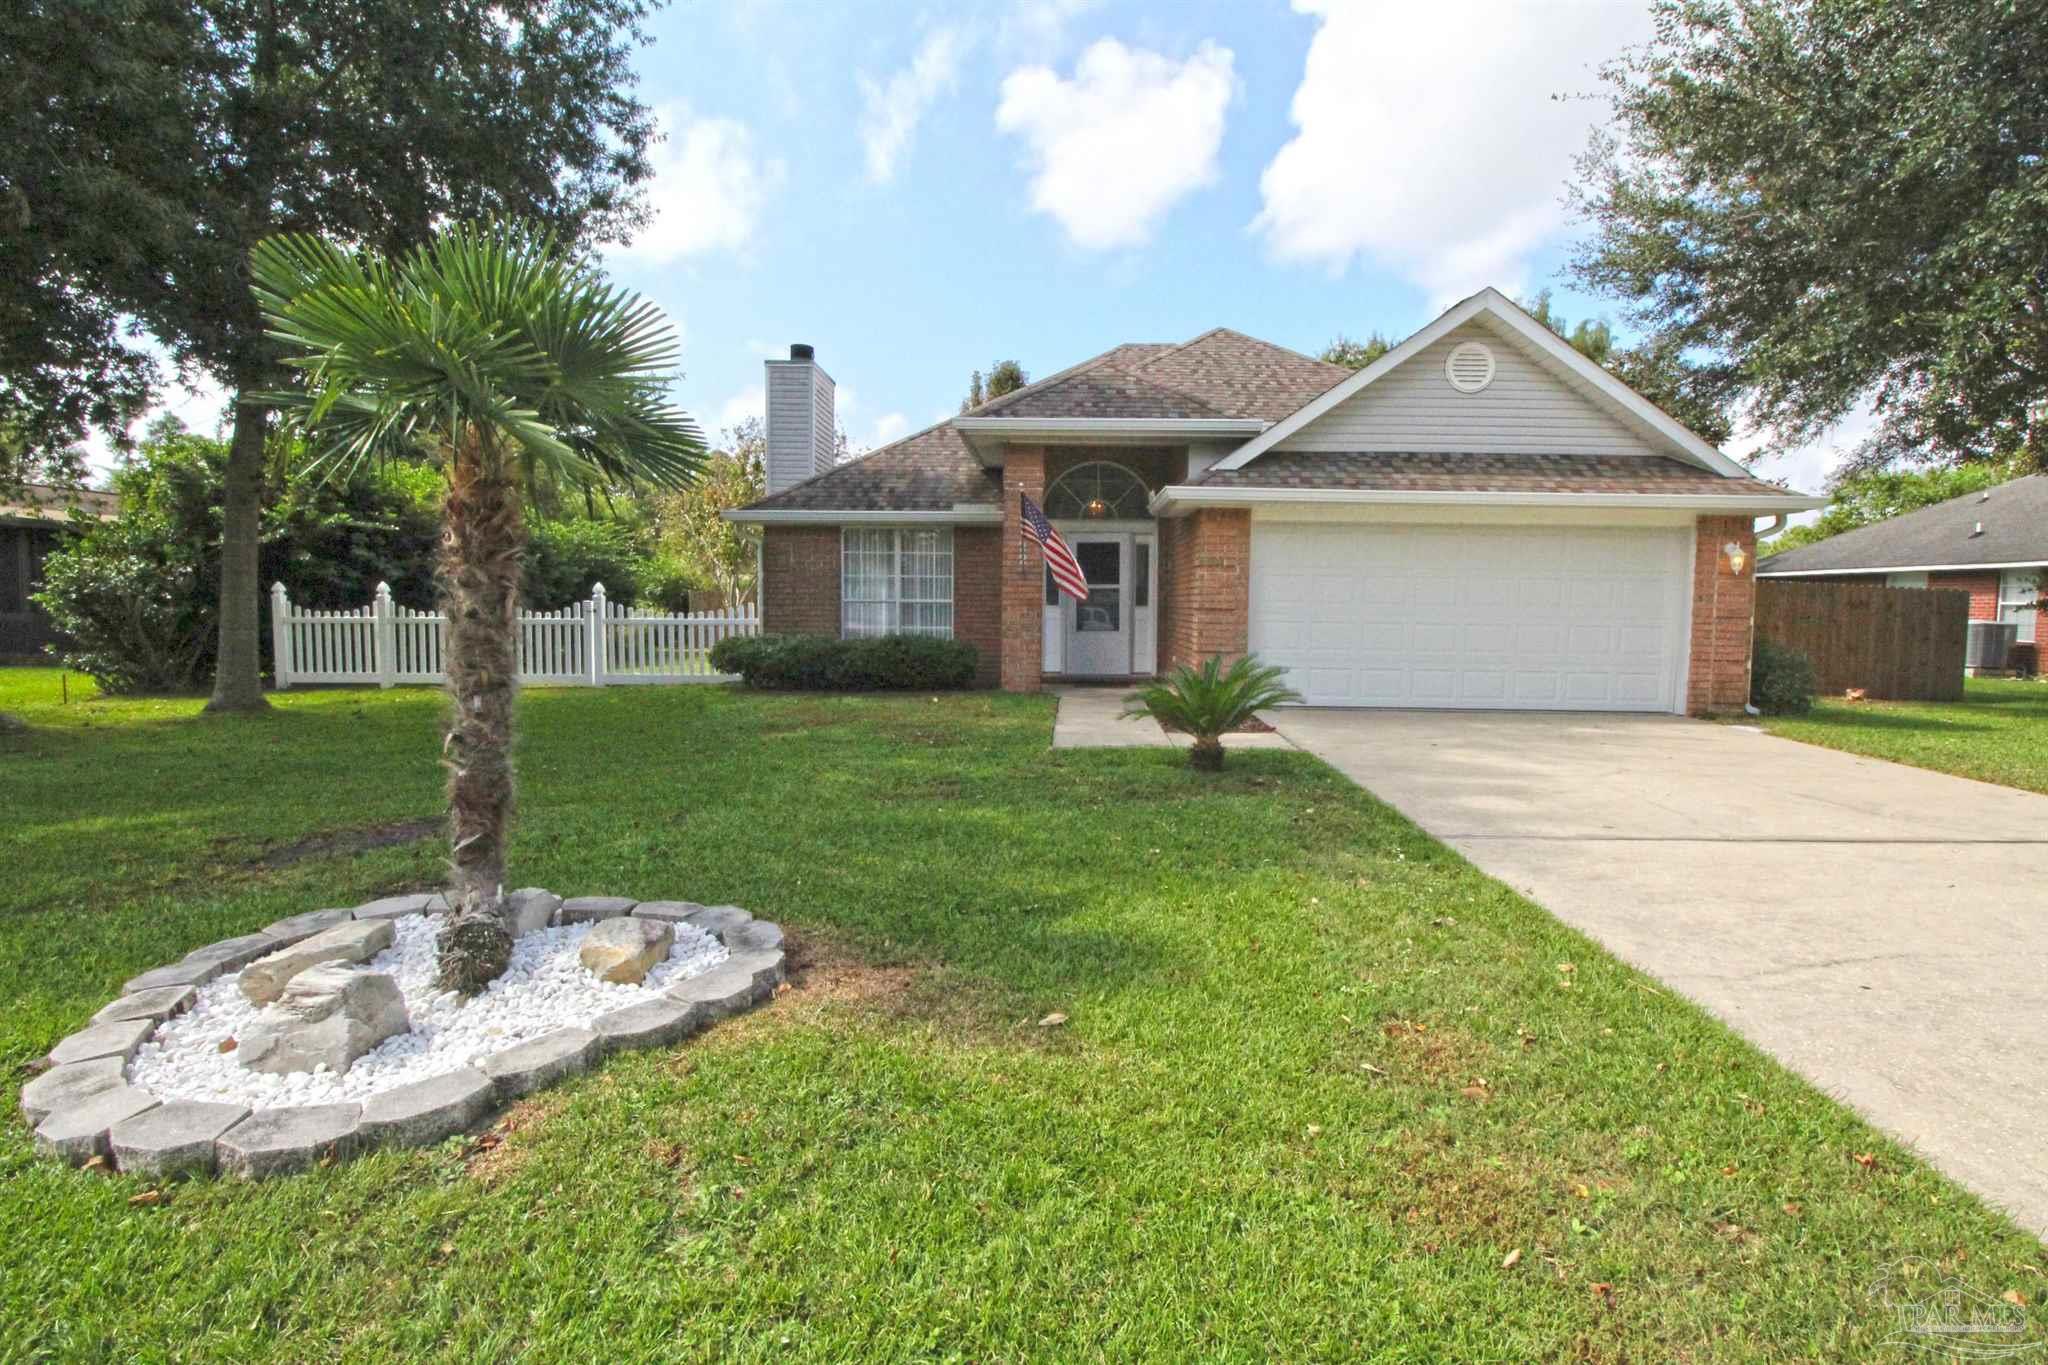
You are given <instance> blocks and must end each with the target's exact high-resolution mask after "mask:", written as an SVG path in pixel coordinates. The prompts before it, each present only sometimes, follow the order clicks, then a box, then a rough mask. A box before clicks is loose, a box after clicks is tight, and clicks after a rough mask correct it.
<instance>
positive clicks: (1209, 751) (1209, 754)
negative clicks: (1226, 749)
mask: <svg viewBox="0 0 2048 1365" xmlns="http://www.w3.org/2000/svg"><path fill="white" fill-rule="evenodd" d="M1188 766H1189V767H1190V768H1193V769H1194V770H1195V771H1196V772H1199V773H1220V772H1222V771H1223V741H1222V740H1221V739H1220V738H1218V737H1217V736H1215V735H1196V736H1195V742H1194V743H1193V744H1190V745H1189V746H1188Z"/></svg>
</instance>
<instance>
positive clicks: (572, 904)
mask: <svg viewBox="0 0 2048 1365" xmlns="http://www.w3.org/2000/svg"><path fill="white" fill-rule="evenodd" d="M638 904H639V902H638V901H635V900H632V899H630V898H628V897H626V896H573V897H571V898H570V899H568V900H565V901H563V902H562V909H561V912H560V914H559V915H558V916H557V918H558V919H559V920H560V921H561V922H562V923H563V924H588V923H591V922H594V921H596V920H603V919H616V918H618V917H619V916H620V915H623V914H625V913H626V912H627V911H628V910H631V909H632V908H633V907H634V906H635V905H638Z"/></svg>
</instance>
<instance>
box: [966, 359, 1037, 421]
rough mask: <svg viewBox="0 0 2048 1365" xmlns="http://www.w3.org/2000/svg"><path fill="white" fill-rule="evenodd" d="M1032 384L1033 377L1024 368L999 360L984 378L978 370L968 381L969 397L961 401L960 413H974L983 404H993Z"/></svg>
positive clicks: (1011, 362)
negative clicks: (1007, 394) (1005, 395)
mask: <svg viewBox="0 0 2048 1365" xmlns="http://www.w3.org/2000/svg"><path fill="white" fill-rule="evenodd" d="M1030 382H1031V376H1030V375H1028V374H1026V373H1024V367H1023V366H1022V365H1019V364H1018V363H1017V362H1016V361H1014V360H998V361H997V362H996V363H995V364H993V365H991V366H989V367H988V374H987V375H986V376H985V377H984V376H983V374H982V372H981V371H980V370H976V371H975V372H974V375H973V377H972V378H970V379H969V380H968V381H967V397H965V398H963V399H962V400H961V401H960V411H962V412H972V411H973V410H974V409H976V408H978V407H980V406H981V405H982V404H983V403H988V402H993V401H994V400H995V399H998V398H1001V397H1002V396H1003V395H1004V394H1006V393H1015V392H1016V391H1017V390H1019V389H1021V388H1023V387H1024V386H1025V385H1026V384H1029V383H1030Z"/></svg>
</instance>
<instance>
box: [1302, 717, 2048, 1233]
mask: <svg viewBox="0 0 2048 1365" xmlns="http://www.w3.org/2000/svg"><path fill="white" fill-rule="evenodd" d="M1270 715H1271V717H1272V719H1273V720H1274V721H1275V722H1276V723H1277V724H1278V725H1279V728H1280V731H1281V733H1282V734H1284V735H1285V736H1286V737H1287V738H1288V739H1290V740H1292V741H1293V742H1294V743H1295V744H1297V745H1299V746H1300V747H1301V748H1303V749H1306V750H1308V751H1309V752H1311V753H1314V754H1316V755H1318V756H1319V757H1321V758H1322V759H1324V760H1325V761H1326V762H1328V763H1330V764H1332V765H1334V766H1335V767H1337V768H1338V769H1340V770H1341V771H1342V772H1344V773H1345V774H1346V775H1347V776H1349V777H1350V778H1351V779H1352V780H1353V781H1355V782H1357V783H1358V784H1359V785H1360V786H1362V787H1364V788H1365V789H1366V790H1368V791H1370V792H1371V793H1373V795H1375V796H1377V797H1379V798H1380V799H1382V800H1384V801H1386V802H1388V803H1390V804H1391V805H1393V806H1396V807H1398V808H1399V809H1400V810H1401V811H1402V812H1403V813H1404V814H1406V815H1407V816H1408V817H1409V818H1410V819H1412V820H1414V821H1416V822H1417V823H1418V824H1420V825H1421V826H1422V827H1423V828H1424V829H1426V830H1428V831H1429V832H1430V833H1431V834H1433V835H1435V836H1436V837H1437V838H1439V839H1441V840H1443V841H1444V842H1445V843H1447V844H1449V845H1451V847H1453V848H1455V849H1457V850H1458V851H1459V852H1460V853H1462V854H1464V855H1465V856H1466V857H1467V858H1469V859H1471V860H1472V861H1473V862H1474V863H1476V864H1477V865H1478V866H1479V867H1481V868H1483V869H1484V870H1485V871H1487V872H1488V873H1490V874H1492V875H1493V876H1495V877H1498V878H1499V879H1500V880H1502V881H1504V882H1506V883H1508V885H1510V886H1513V887H1515V888H1516V889H1517V890H1519V891H1522V892H1523V893H1525V894H1527V895H1528V896H1529V897H1530V898H1531V899H1533V900H1535V901H1537V902H1538V903H1540V904H1542V905H1544V906H1545V907H1547V908H1548V909H1550V910H1551V911H1552V912H1553V913H1554V914H1556V915H1557V916H1558V918H1560V919H1562V920H1564V921H1565V922H1566V923H1567V924H1570V925H1572V926H1573V927H1575V928H1577V929H1580V930H1583V931H1584V932H1586V933H1588V934H1590V935H1592V936H1593V937H1594V938H1597V939H1598V940H1600V942H1601V943H1603V944H1605V945H1606V946H1607V947H1608V948H1609V949H1611V950H1612V951H1613V952H1615V953H1616V954H1617V955H1619V956H1620V957H1622V958H1625V959H1626V960H1628V961H1629V962H1631V963H1633V964H1635V965H1636V966H1638V967H1640V968H1642V969H1643V970H1645V971H1647V972H1649V973H1651V974H1652V975H1654V976H1656V977H1658V978H1659V979H1661V980H1663V981H1664V982H1666V983H1667V984H1669V985H1671V986H1673V987H1675V988H1676V989H1678V990H1680V991H1682V992H1684V993H1685V994H1686V995H1689V996H1691V997H1692V998H1693V999H1694V1000H1697V1001H1699V1002H1700V1003H1701V1004H1703V1005H1705V1006H1706V1007H1707V1008H1708V1009H1710V1010H1712V1011H1713V1012H1714V1013H1715V1014H1717V1015H1719V1016H1720V1017H1721V1018H1722V1019H1724V1020H1726V1021H1727V1022H1728V1023H1729V1024H1731V1025H1733V1026H1734V1027H1735V1028H1736V1029H1738V1030H1740V1031H1741V1032H1742V1033H1743V1034H1744V1035H1745V1036H1746V1037H1748V1038H1749V1039H1750V1040H1751V1041H1753V1042H1755V1043H1757V1044H1758V1045H1759V1046H1761V1047H1763V1048H1766V1049H1767V1050H1769V1051H1770V1052H1772V1053H1774V1054H1776V1055H1777V1056H1778V1057H1779V1058H1780V1059H1781V1060H1783V1061H1784V1062H1785V1063H1786V1065H1788V1066H1790V1067H1792V1068H1793V1069H1794V1070H1796V1071H1798V1072H1799V1073H1800V1074H1801V1075H1803V1076H1805V1077H1806V1078H1807V1079H1809V1080H1811V1081H1812V1082H1814V1083H1815V1084H1816V1085H1818V1086H1820V1087H1821V1088H1822V1089H1823V1090H1826V1091H1828V1092H1829V1093H1830V1094H1833V1095H1836V1096H1838V1097H1839V1098H1841V1099H1843V1100H1846V1101H1847V1102H1848V1103H1849V1104H1851V1105H1853V1106H1854V1107H1855V1108H1856V1109H1858V1110H1859V1111H1861V1112H1862V1113H1863V1114H1864V1115H1865V1116H1866V1117H1867V1118H1869V1119H1870V1120H1871V1121H1872V1122H1874V1123H1876V1124H1877V1125H1878V1126H1879V1127H1882V1128H1884V1129H1886V1130H1887V1131H1888V1132H1890V1133H1892V1134H1893V1135H1895V1136H1897V1137H1899V1138H1903V1139H1905V1140H1906V1141H1907V1142H1910V1143H1912V1144H1913V1145H1914V1146H1916V1147H1917V1148H1919V1149H1920V1150H1921V1151H1922V1152H1923V1153H1925V1154H1926V1155H1927V1156H1928V1158H1929V1159H1931V1160H1932V1161H1933V1162H1934V1163H1935V1164H1936V1165H1938V1166H1940V1167H1941V1168H1942V1169H1943V1170H1945V1171H1947V1172H1948V1173H1949V1174H1950V1175H1953V1176H1954V1177H1956V1178H1957V1179H1959V1180H1961V1181H1962V1182H1963V1183H1965V1184H1967V1185H1969V1186H1970V1187H1972V1188H1973V1189H1975V1190H1977V1191H1978V1192H1979V1193H1981V1194H1983V1195H1985V1196H1986V1197H1988V1198H1989V1199H1991V1200H1992V1201H1993V1202H1995V1203H1997V1204H1999V1205H2001V1206H2003V1207H2004V1208H2005V1209H2007V1210H2008V1211H2010V1212H2011V1213H2012V1214H2013V1215H2014V1216H2015V1217H2016V1218H2017V1219H2018V1220H2019V1221H2020V1222H2021V1223H2022V1224H2024V1225H2025V1226H2026V1227H2028V1228H2030V1229H2031V1230H2032V1231H2033V1232H2034V1233H2035V1235H2037V1236H2041V1235H2048V797H2043V796H2035V795H2032V794H2031V793H2027V792H2020V791H2014V790H2011V789H2009V788H2005V787H1994V786H1988V785H1986V784H1984V783H1981V782H1970V781H1966V780H1964V779H1962V778H1956V777H1947V776H1944V775H1942V774H1939V773H1930V772H1923V771H1921V770H1919V769H1917V768H1905V767H1900V766H1899V765H1897V764H1893V763H1884V762H1880V761H1878V760H1875V759H1867V758H1856V757H1853V756H1851V755H1848V754H1840V753H1835V752H1833V751H1831V750H1828V749H1820V748H1815V747H1813V746H1812V745H1807V744H1798V743H1795V742H1793V741H1791V740H1784V739H1774V738H1772V737H1770V736H1768V735H1764V734H1762V733H1759V732H1758V731H1756V730H1755V729H1753V728H1749V727H1737V726H1726V725H1712V724H1707V723H1703V722H1698V721H1687V720H1679V719H1676V718H1674V717H1650V716H1595V715H1556V714H1548V715H1536V714H1489V713H1481V712H1419V711H1329V710H1286V711H1276V712H1272V713H1270Z"/></svg>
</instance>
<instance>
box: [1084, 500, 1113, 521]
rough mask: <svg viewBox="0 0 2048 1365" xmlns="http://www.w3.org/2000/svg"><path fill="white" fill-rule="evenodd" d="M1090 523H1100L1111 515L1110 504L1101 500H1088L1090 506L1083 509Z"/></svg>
mask: <svg viewBox="0 0 2048 1365" xmlns="http://www.w3.org/2000/svg"><path fill="white" fill-rule="evenodd" d="M1081 511H1082V513H1083V514H1084V515H1085V516H1087V518H1088V519H1089V520H1090V521H1100V520H1102V519H1103V518H1104V517H1106V516H1108V515H1109V504H1108V503H1106V502H1104V501H1103V500H1102V499H1101V498H1090V499H1088V505H1087V506H1086V507H1084V508H1082V509H1081Z"/></svg>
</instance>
